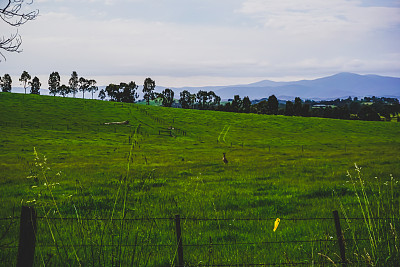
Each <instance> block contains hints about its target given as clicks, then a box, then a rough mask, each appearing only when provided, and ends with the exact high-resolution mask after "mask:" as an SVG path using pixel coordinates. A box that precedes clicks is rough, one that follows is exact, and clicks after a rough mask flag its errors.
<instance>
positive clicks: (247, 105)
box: [242, 96, 251, 113]
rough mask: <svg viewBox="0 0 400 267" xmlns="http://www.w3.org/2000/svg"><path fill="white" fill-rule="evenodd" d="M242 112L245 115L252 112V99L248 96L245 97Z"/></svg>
mask: <svg viewBox="0 0 400 267" xmlns="http://www.w3.org/2000/svg"><path fill="white" fill-rule="evenodd" d="M242 110H243V112H244V113H249V112H250V110H251V101H250V98H249V97H248V96H245V97H244V98H243V102H242Z"/></svg>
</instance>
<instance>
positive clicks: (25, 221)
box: [17, 206, 36, 267]
mask: <svg viewBox="0 0 400 267" xmlns="http://www.w3.org/2000/svg"><path fill="white" fill-rule="evenodd" d="M35 243H36V211H35V209H34V208H33V207H27V206H22V208H21V218H20V225H19V244H18V258H17V267H22V266H24V267H25V266H33V260H34V257H35Z"/></svg>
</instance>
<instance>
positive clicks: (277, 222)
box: [274, 218, 281, 232]
mask: <svg viewBox="0 0 400 267" xmlns="http://www.w3.org/2000/svg"><path fill="white" fill-rule="evenodd" d="M280 221H281V219H279V218H276V220H275V223H274V232H275V231H276V228H278V225H279V222H280Z"/></svg>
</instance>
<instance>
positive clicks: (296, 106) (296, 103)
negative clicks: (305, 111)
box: [293, 97, 302, 116]
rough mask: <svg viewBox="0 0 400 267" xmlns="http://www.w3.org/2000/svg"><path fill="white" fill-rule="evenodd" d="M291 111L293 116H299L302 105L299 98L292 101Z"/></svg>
mask: <svg viewBox="0 0 400 267" xmlns="http://www.w3.org/2000/svg"><path fill="white" fill-rule="evenodd" d="M293 110H294V115H295V116H301V110H302V103H301V99H300V97H296V98H295V99H294V105H293Z"/></svg>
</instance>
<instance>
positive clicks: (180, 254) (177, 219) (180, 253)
mask: <svg viewBox="0 0 400 267" xmlns="http://www.w3.org/2000/svg"><path fill="white" fill-rule="evenodd" d="M175 229H176V242H177V243H178V265H177V266H178V267H183V266H184V264H183V246H182V234H181V219H180V216H179V214H177V215H175Z"/></svg>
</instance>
